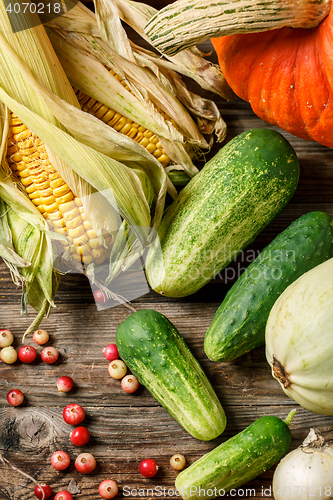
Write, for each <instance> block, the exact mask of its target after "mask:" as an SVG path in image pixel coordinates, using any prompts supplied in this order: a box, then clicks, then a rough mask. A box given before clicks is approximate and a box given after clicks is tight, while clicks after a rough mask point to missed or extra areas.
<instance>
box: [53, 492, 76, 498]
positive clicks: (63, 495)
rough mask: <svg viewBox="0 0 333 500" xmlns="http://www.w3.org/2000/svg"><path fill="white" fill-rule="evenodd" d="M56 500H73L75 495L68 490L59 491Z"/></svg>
mask: <svg viewBox="0 0 333 500" xmlns="http://www.w3.org/2000/svg"><path fill="white" fill-rule="evenodd" d="M54 500H73V495H72V494H71V493H70V492H69V491H66V490H63V491H59V493H57V494H56V496H55V497H54Z"/></svg>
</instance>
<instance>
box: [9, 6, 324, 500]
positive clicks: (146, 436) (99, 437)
mask: <svg viewBox="0 0 333 500" xmlns="http://www.w3.org/2000/svg"><path fill="white" fill-rule="evenodd" d="M155 5H156V3H155ZM157 6H158V7H159V6H160V4H159V5H157ZM202 48H203V49H204V50H205V51H208V50H209V48H210V47H209V43H206V44H204V46H203V47H202ZM193 88H195V87H193ZM195 90H196V91H199V92H200V93H201V94H202V95H205V92H203V91H202V90H198V88H195ZM207 96H208V94H207ZM208 97H209V98H213V99H215V101H216V103H217V105H218V107H219V108H220V110H221V113H222V115H223V117H224V119H225V121H226V122H227V125H228V135H227V141H228V140H230V139H231V138H232V137H234V136H235V135H237V134H238V133H241V132H243V131H245V130H247V129H250V128H254V127H265V126H268V125H267V124H265V123H264V122H263V121H261V120H260V119H259V118H257V117H256V116H255V115H254V114H253V112H252V111H251V109H250V107H249V105H248V104H246V103H243V102H241V101H239V100H238V101H235V102H225V101H223V100H222V99H219V98H218V97H217V96H213V95H211V94H210V95H209V96H208ZM282 133H283V134H284V135H285V137H286V138H287V139H288V140H289V141H290V142H291V144H292V145H293V146H294V148H295V150H296V152H297V154H298V157H299V160H300V167H301V177H300V181H299V186H298V189H297V192H296V193H295V195H294V197H293V199H292V200H291V202H290V203H289V204H288V206H287V207H286V208H285V209H284V210H282V212H281V213H280V214H279V216H278V217H277V218H276V219H275V220H274V221H273V222H272V223H271V224H270V225H269V227H267V229H266V230H265V231H264V232H263V233H262V234H261V235H260V236H259V237H258V238H257V240H256V241H255V242H254V243H253V244H252V245H251V246H250V247H249V249H248V253H245V256H244V258H243V262H241V261H238V262H236V263H233V264H232V265H231V266H229V267H228V271H227V272H224V273H222V274H221V276H220V277H218V278H216V279H214V280H213V281H212V282H211V283H210V284H209V285H207V286H206V287H205V288H204V289H202V290H201V291H199V292H198V293H196V294H195V295H192V296H190V297H187V298H184V299H177V300H176V299H169V298H165V297H162V296H160V295H158V294H156V293H155V292H153V291H150V292H149V293H147V294H146V295H144V296H142V297H140V298H138V299H136V300H133V301H132V305H133V306H134V307H135V308H136V309H142V308H152V309H155V310H157V311H159V312H161V313H163V314H165V315H166V316H167V317H168V318H169V319H170V320H171V321H172V322H173V323H174V324H175V326H176V327H177V328H178V329H179V332H180V333H181V335H183V337H184V338H185V340H186V342H187V343H188V345H189V347H190V348H191V349H192V351H193V353H194V355H195V356H196V357H197V358H198V360H199V361H200V363H202V366H203V368H204V370H205V371H206V373H207V375H208V377H209V379H210V381H211V382H212V384H213V386H214V388H215V390H216V392H217V394H218V396H219V398H220V400H221V402H222V405H223V407H224V408H225V411H226V415H227V419H228V424H227V428H226V430H225V432H224V433H223V435H222V436H220V437H219V438H217V439H215V440H214V441H211V442H208V443H207V442H200V441H197V440H196V439H194V438H192V437H191V436H190V435H188V434H187V433H186V432H185V431H184V430H183V429H182V428H181V427H180V425H179V424H178V423H177V422H176V421H175V420H174V419H173V418H172V417H171V416H170V415H169V414H168V413H167V412H166V411H165V410H164V409H163V408H162V407H161V406H160V405H159V404H158V403H157V402H156V401H155V400H154V399H153V398H152V396H151V395H150V394H149V393H148V391H147V390H146V389H144V388H141V389H140V390H139V391H138V392H137V393H135V394H133V395H129V394H126V393H124V392H123V391H122V389H121V388H120V383H119V381H116V380H113V379H111V378H110V376H109V375H108V372H107V366H108V362H107V361H106V359H105V358H104V355H103V348H104V347H105V346H106V345H107V344H109V343H111V342H114V340H115V331H116V329H117V327H118V325H119V323H120V322H122V321H123V320H124V319H126V318H127V317H128V315H129V314H130V311H129V310H128V309H126V308H125V307H124V306H122V305H121V306H117V307H113V308H110V309H107V310H104V311H98V310H97V308H96V305H95V303H94V300H93V297H92V292H91V288H90V285H89V282H88V280H87V279H86V278H85V277H83V276H82V275H73V274H72V275H67V276H65V277H63V279H62V282H61V285H60V288H59V291H58V293H57V296H56V300H55V302H56V306H57V307H56V309H54V310H53V311H52V313H51V316H50V318H49V319H48V320H44V321H43V323H42V326H43V327H44V328H45V329H47V330H48V332H49V333H50V337H51V340H50V343H49V344H48V345H53V346H55V347H56V348H57V349H58V350H59V352H60V354H61V357H60V360H59V361H58V362H57V363H56V364H55V365H46V364H45V363H42V362H40V361H37V362H34V363H33V364H32V365H23V364H21V363H18V362H17V363H15V364H14V365H12V366H10V365H5V364H4V363H1V365H0V366H1V367H0V387H1V391H0V405H1V407H0V451H1V453H3V456H4V457H5V458H6V459H8V460H9V461H10V462H11V463H12V464H13V465H14V466H16V467H18V468H20V469H21V470H22V471H24V472H25V473H27V474H29V475H31V476H32V477H33V478H34V479H36V480H38V481H40V482H46V483H47V484H50V485H51V486H52V488H53V491H54V492H57V491H60V490H62V489H66V487H67V486H68V484H69V482H70V479H71V478H74V480H75V481H76V483H77V486H78V488H79V490H80V491H81V493H80V494H77V495H75V496H74V498H78V499H81V498H82V499H85V500H93V499H98V498H100V496H99V495H98V492H97V490H98V484H99V483H100V481H102V480H103V479H106V478H113V479H114V480H115V481H117V483H118V485H119V487H120V493H119V495H118V496H119V497H128V498H131V499H132V498H155V497H157V496H160V497H161V498H175V497H176V495H175V493H174V480H175V477H176V472H175V471H173V470H172V469H171V467H170V466H169V459H170V457H171V456H172V455H173V454H174V453H176V452H180V453H182V454H183V455H185V457H186V459H187V463H188V464H191V463H192V462H194V461H195V460H196V459H198V458H199V457H201V456H202V455H203V454H204V453H206V452H208V451H210V450H212V449H213V448H214V447H215V446H216V445H218V444H219V443H221V442H223V441H225V440H226V439H228V438H229V437H231V436H233V435H234V434H236V433H237V432H239V431H241V430H242V429H244V428H245V427H246V426H247V425H249V424H250V423H251V422H252V421H253V420H255V419H256V418H258V417H260V416H262V415H266V414H273V415H277V416H279V417H281V418H284V417H285V416H286V415H287V413H288V412H289V410H290V409H292V408H294V407H295V408H297V413H296V416H295V417H294V420H293V422H292V424H291V426H290V428H291V431H292V438H293V440H292V448H295V447H296V446H298V445H299V444H300V443H301V441H302V440H303V439H304V438H305V436H306V434H307V432H308V430H309V428H310V427H317V428H319V429H320V430H321V431H322V432H323V433H324V435H326V436H331V431H332V424H333V420H332V418H331V417H325V416H320V415H316V414H314V413H311V412H309V411H306V410H304V409H302V408H300V407H299V406H298V405H297V404H295V403H294V402H293V401H291V400H290V399H288V397H287V396H285V395H284V393H283V391H282V390H281V389H280V386H279V384H278V382H276V381H275V380H274V379H273V378H272V376H271V373H270V368H269V365H268V364H267V362H266V359H265V354H264V348H263V347H261V348H258V349H256V350H254V351H252V352H251V353H249V354H248V355H245V356H243V357H241V358H240V359H238V360H237V361H235V362H232V363H213V362H210V361H209V360H208V359H207V358H206V356H205V354H204V351H203V339H204V335H205V332H206V330H207V328H208V326H209V324H210V322H211V321H212V319H213V317H214V314H215V311H216V309H217V307H218V305H219V304H220V303H221V301H222V299H223V297H224V295H225V293H226V292H227V290H228V289H229V288H230V286H231V284H232V282H233V280H232V279H231V277H232V274H233V271H232V269H236V270H237V268H238V266H240V267H244V266H246V265H247V264H248V262H246V259H247V256H250V254H251V252H252V251H253V250H254V251H256V252H257V251H258V250H261V249H262V248H263V247H264V246H265V245H267V244H268V243H269V242H270V241H271V240H272V239H273V238H274V237H275V236H276V235H277V234H278V233H279V232H280V231H282V230H283V229H285V228H286V227H287V226H288V225H289V224H290V223H291V222H292V221H293V220H295V219H296V218H297V217H299V216H300V215H302V214H304V213H306V212H309V211H312V210H324V211H326V212H327V213H328V214H330V215H331V216H333V151H332V150H330V149H328V148H325V147H323V146H320V145H318V144H316V143H309V142H305V141H303V140H300V139H297V138H295V137H292V136H290V135H289V134H287V133H284V132H282ZM217 149H218V146H217V145H215V146H214V149H213V153H214V152H215V151H217ZM210 156H211V155H210ZM252 253H253V252H252ZM248 260H250V257H249V259H248ZM0 270H1V277H0V307H1V309H0V310H1V315H0V328H9V329H11V330H12V332H13V333H14V335H15V344H14V346H15V347H17V348H18V347H20V342H21V335H22V334H23V332H24V331H25V329H26V327H27V326H28V325H29V324H30V322H31V321H32V319H33V317H34V312H33V311H32V310H31V309H30V310H29V313H28V315H27V316H26V317H21V316H20V291H19V290H17V289H16V288H15V286H14V285H13V284H12V282H11V280H10V276H9V273H8V271H7V269H6V268H5V266H4V264H3V263H1V265H0ZM26 343H28V344H33V342H32V339H31V338H29V339H27V342H26ZM38 350H39V351H41V348H38ZM61 375H70V376H72V377H73V379H74V380H75V388H74V390H73V391H72V392H70V393H68V394H60V393H58V391H57V388H56V380H57V378H58V377H59V376H61ZM16 387H17V388H20V389H21V390H22V392H23V393H24V394H25V396H26V400H25V403H24V405H23V406H22V407H18V408H12V407H10V406H9V405H8V404H7V401H6V394H7V392H8V391H9V390H10V389H12V388H16ZM72 402H77V403H79V404H81V405H82V406H83V407H84V408H85V410H86V415H87V416H86V419H85V422H84V423H85V425H86V426H87V427H88V428H89V430H90V432H91V435H92V438H91V441H90V443H89V445H87V446H86V447H84V451H87V452H91V453H93V454H94V456H95V457H96V460H97V463H98V466H97V468H96V470H95V471H94V473H92V474H90V475H89V476H83V475H81V474H79V473H78V472H77V471H76V469H75V468H74V459H75V457H76V456H77V455H78V454H79V453H80V452H81V451H82V450H81V448H76V447H75V446H73V445H72V444H71V442H70V439H69V432H70V430H71V427H70V426H69V425H67V424H65V423H64V421H63V419H62V409H63V408H64V406H65V405H66V404H68V403H72ZM59 449H64V450H66V451H67V452H68V453H69V454H70V456H71V458H72V459H73V460H72V464H71V466H70V468H69V470H66V471H64V472H57V471H55V470H54V469H53V468H52V466H51V465H50V456H51V454H52V453H53V452H54V451H56V450H59ZM147 457H151V458H154V459H156V461H157V462H158V464H159V466H160V470H159V472H158V474H157V475H156V477H155V478H153V479H145V478H143V477H142V476H141V475H140V474H139V472H138V465H139V462H140V461H141V460H142V459H144V458H147ZM0 469H1V480H0V499H7V500H14V499H15V500H18V499H20V500H21V499H22V500H23V499H24V500H29V499H32V498H35V497H34V495H33V488H34V484H33V483H32V482H31V481H30V480H29V479H27V478H26V477H24V476H22V475H20V474H19V473H18V472H16V471H14V470H13V469H11V468H9V467H8V466H5V465H1V464H0ZM272 475H273V469H271V470H268V471H266V472H265V473H264V474H262V475H261V476H260V477H258V478H257V479H255V480H254V481H251V482H250V483H247V484H246V485H244V486H243V487H242V488H240V489H239V490H238V492H236V493H235V495H234V498H244V497H249V496H251V497H252V498H272V494H271V491H270V486H271V480H272ZM158 487H159V488H160V489H159V488H158ZM152 488H153V491H152V490H151V489H152ZM163 488H166V490H165V491H163ZM140 489H141V490H142V491H140ZM149 489H150V491H149ZM227 496H231V495H227Z"/></svg>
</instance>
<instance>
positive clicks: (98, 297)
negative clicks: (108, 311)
mask: <svg viewBox="0 0 333 500" xmlns="http://www.w3.org/2000/svg"><path fill="white" fill-rule="evenodd" d="M94 299H95V302H97V304H106V303H107V302H109V299H108V297H107V296H106V294H105V293H104V292H103V290H100V289H99V288H98V289H97V290H95V292H94Z"/></svg>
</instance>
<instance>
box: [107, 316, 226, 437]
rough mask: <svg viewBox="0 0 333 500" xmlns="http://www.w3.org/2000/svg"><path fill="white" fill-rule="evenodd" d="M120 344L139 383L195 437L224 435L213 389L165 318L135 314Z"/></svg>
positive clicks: (118, 336) (119, 333)
mask: <svg viewBox="0 0 333 500" xmlns="http://www.w3.org/2000/svg"><path fill="white" fill-rule="evenodd" d="M116 343H117V347H118V350H119V355H120V357H121V358H122V359H123V360H124V362H125V363H126V365H127V366H128V367H129V368H130V370H131V372H132V373H134V375H136V376H137V377H138V379H139V381H140V383H141V384H143V385H144V386H145V387H146V388H147V389H148V390H149V392H150V393H151V394H152V395H153V396H154V398H155V399H156V400H157V401H158V402H159V403H161V405H162V406H164V408H166V409H167V410H168V412H169V413H170V414H171V415H172V416H173V417H174V418H175V419H176V420H177V421H178V422H179V423H180V425H182V426H183V427H184V429H185V430H186V431H187V432H189V433H190V434H191V435H192V436H193V437H195V438H197V439H201V440H202V441H209V440H211V439H214V438H216V437H217V436H219V435H220V434H221V433H222V432H223V431H224V429H225V426H226V418H225V414H224V411H223V408H222V406H221V403H220V401H219V400H218V398H217V396H216V394H215V392H214V389H213V388H212V386H211V384H210V382H209V380H208V379H207V377H206V375H205V373H204V372H203V370H202V368H201V366H200V364H199V363H198V361H197V360H196V359H195V358H194V356H193V354H192V353H191V351H190V349H189V348H188V347H187V345H186V343H185V341H184V340H183V338H182V337H181V336H180V334H179V333H178V331H177V329H176V328H175V326H174V325H173V324H172V323H171V322H170V321H169V320H168V319H167V318H166V317H165V316H163V314H160V313H158V312H156V311H153V310H151V309H142V310H141V311H137V312H135V313H134V314H132V315H131V316H129V317H128V318H127V319H126V320H125V321H123V323H121V324H120V325H119V327H118V329H117V333H116Z"/></svg>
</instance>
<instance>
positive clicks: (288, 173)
mask: <svg viewBox="0 0 333 500" xmlns="http://www.w3.org/2000/svg"><path fill="white" fill-rule="evenodd" d="M298 176H299V165H298V160H297V156H296V153H295V151H294V150H293V148H292V147H291V145H290V144H289V142H288V141H287V140H286V139H285V138H284V137H283V136H282V135H281V134H279V133H278V132H275V131H274V130H270V129H263V128H261V129H253V130H249V131H247V132H244V133H242V134H240V135H238V136H237V137H235V138H234V139H232V140H231V141H230V142H228V144H226V146H224V147H223V148H221V149H220V151H219V152H218V153H217V154H216V155H215V156H214V157H213V158H212V159H211V160H210V161H209V162H208V163H206V165H205V166H204V167H203V169H202V170H201V171H200V172H199V173H198V174H197V175H196V176H195V177H194V178H193V179H192V180H191V181H190V182H189V183H188V184H187V186H185V187H184V189H182V191H181V192H180V193H179V195H178V197H177V198H176V199H175V201H174V202H173V203H172V205H171V206H170V207H169V208H168V209H167V211H166V213H165V215H164V217H163V219H162V222H161V224H160V227H159V230H158V238H155V241H154V243H153V245H152V246H151V248H150V249H149V252H148V254H147V258H146V272H147V278H148V281H149V284H150V285H151V287H152V288H153V289H154V290H155V291H156V292H158V293H160V294H164V295H167V296H168V297H185V296H187V295H190V294H193V293H195V292H196V291H198V290H199V289H200V288H201V287H203V286H204V285H205V284H206V283H208V282H209V281H210V280H211V279H212V278H213V277H214V276H215V275H216V274H217V273H218V272H219V271H220V270H221V269H223V268H224V267H225V266H226V265H227V264H229V262H231V261H232V260H233V259H234V258H235V255H237V254H238V253H239V252H240V251H241V250H242V249H243V248H245V247H246V246H247V245H249V244H250V243H251V242H252V241H253V240H254V239H255V238H256V236H257V235H258V234H259V233H260V232H261V231H262V230H263V229H264V228H265V227H266V226H267V224H269V222H270V221H271V220H272V219H273V218H274V217H275V216H276V215H277V214H278V213H279V211H280V210H281V209H282V208H283V207H284V206H285V205H286V203H287V202H288V201H289V200H290V198H291V196H292V195H293V193H294V191H295V189H296V187H297V182H298Z"/></svg>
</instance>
